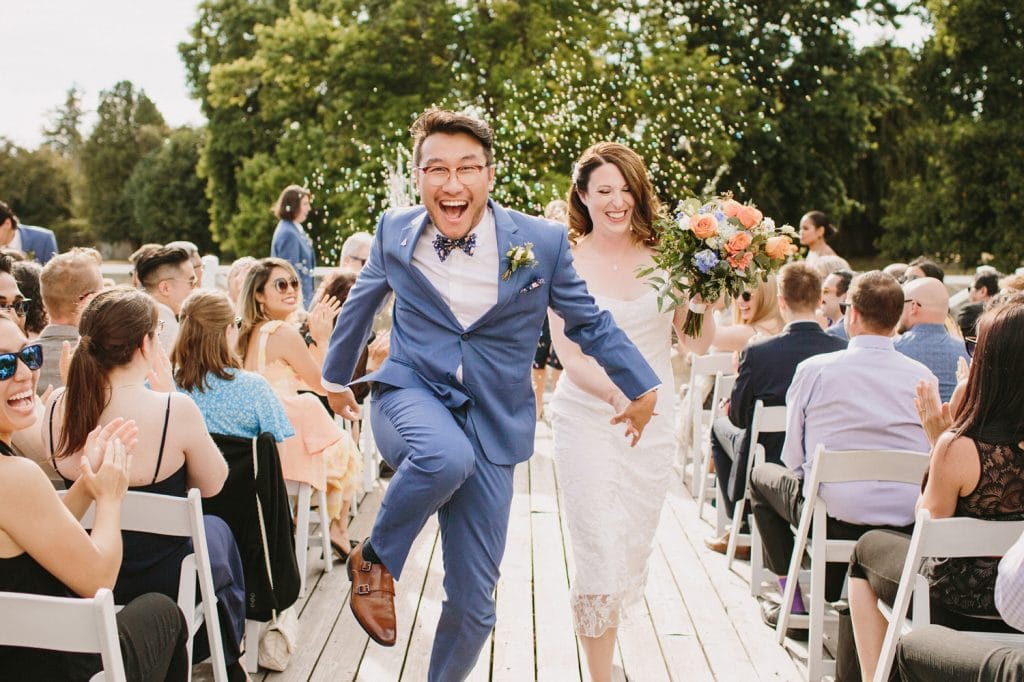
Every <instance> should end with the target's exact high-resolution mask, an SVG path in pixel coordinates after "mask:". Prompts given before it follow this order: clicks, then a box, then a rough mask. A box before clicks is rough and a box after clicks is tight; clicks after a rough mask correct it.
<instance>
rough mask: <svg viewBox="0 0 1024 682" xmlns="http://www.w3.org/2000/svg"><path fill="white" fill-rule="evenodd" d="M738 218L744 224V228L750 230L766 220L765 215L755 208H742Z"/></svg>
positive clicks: (737, 215)
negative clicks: (762, 220) (763, 219)
mask: <svg viewBox="0 0 1024 682" xmlns="http://www.w3.org/2000/svg"><path fill="white" fill-rule="evenodd" d="M736 217H737V218H739V221H740V222H741V223H743V227H745V228H747V229H750V228H751V227H753V226H754V225H757V224H758V223H759V222H761V219H762V218H764V214H763V213H761V212H760V211H758V210H757V209H756V208H754V207H753V206H741V207H740V210H739V213H737V214H736Z"/></svg>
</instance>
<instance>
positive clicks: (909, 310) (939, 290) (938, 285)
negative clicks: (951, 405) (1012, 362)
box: [893, 277, 968, 402]
mask: <svg viewBox="0 0 1024 682" xmlns="http://www.w3.org/2000/svg"><path fill="white" fill-rule="evenodd" d="M903 296H904V304H903V314H902V315H901V316H900V324H899V328H898V330H899V332H900V335H899V336H898V337H897V338H896V341H895V342H894V344H893V345H895V347H896V350H898V351H899V352H901V353H903V354H904V355H906V356H907V357H909V358H913V359H915V360H917V361H918V362H920V363H921V364H922V365H924V366H925V367H927V368H928V369H930V370H931V371H932V374H934V375H935V376H936V377H938V379H939V395H940V396H941V397H942V401H943V402H949V398H950V396H952V395H953V389H954V388H956V366H957V361H958V360H959V359H960V358H963V359H964V360H967V358H968V355H967V348H966V347H965V346H964V342H963V340H962V339H955V338H953V337H952V336H950V335H949V332H947V331H946V326H945V321H946V316H947V313H948V311H949V292H948V291H947V290H946V285H945V284H943V283H942V282H940V281H939V280H937V279H934V278H932V277H921V278H919V279H915V280H912V281H910V282H907V283H906V284H904V285H903Z"/></svg>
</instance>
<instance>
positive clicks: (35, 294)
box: [11, 260, 50, 339]
mask: <svg viewBox="0 0 1024 682" xmlns="http://www.w3.org/2000/svg"><path fill="white" fill-rule="evenodd" d="M42 269H43V267H42V266H41V265H39V263H37V262H35V261H34V260H23V261H16V262H14V263H12V264H11V275H13V276H14V281H16V282H17V283H18V289H19V290H21V293H22V294H23V295H24V296H25V303H27V304H28V305H27V307H26V308H25V335H26V336H27V337H28V338H30V339H35V338H38V337H39V332H41V331H43V327H45V326H46V325H47V324H48V323H49V321H50V319H49V317H48V316H47V314H46V306H44V305H43V297H42V295H41V294H40V292H39V274H40V272H42Z"/></svg>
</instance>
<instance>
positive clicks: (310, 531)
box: [284, 480, 334, 599]
mask: <svg viewBox="0 0 1024 682" xmlns="http://www.w3.org/2000/svg"><path fill="white" fill-rule="evenodd" d="M284 483H285V486H286V487H287V488H288V495H289V496H290V497H294V498H295V518H296V522H295V563H296V564H298V567H299V598H300V599H301V598H302V597H305V596H306V559H307V557H308V556H309V542H310V540H315V541H317V543H318V544H319V545H320V556H321V557H323V562H324V563H323V571H324V573H330V572H331V569H333V568H334V550H333V549H332V548H331V521H330V519H328V518H327V492H326V491H323V490H316V489H315V488H314V487H313V486H311V485H310V484H309V483H302V482H300V481H288V480H285V482H284ZM314 490H316V494H317V514H316V516H313V515H312V514H310V508H309V505H310V502H311V501H312V499H313V491H314Z"/></svg>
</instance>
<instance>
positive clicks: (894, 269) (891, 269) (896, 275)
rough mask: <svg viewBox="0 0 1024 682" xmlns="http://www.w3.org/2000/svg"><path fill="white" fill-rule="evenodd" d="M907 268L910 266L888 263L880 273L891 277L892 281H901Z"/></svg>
mask: <svg viewBox="0 0 1024 682" xmlns="http://www.w3.org/2000/svg"><path fill="white" fill-rule="evenodd" d="M909 267H910V266H909V265H907V264H906V263H889V264H888V265H886V266H885V267H884V268H882V272H884V273H885V274H887V275H892V277H893V279H897V280H900V281H903V275H905V274H906V272H907V268H909Z"/></svg>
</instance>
